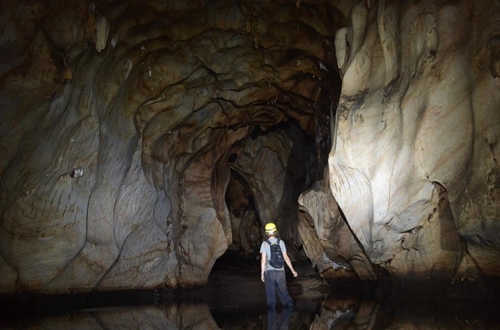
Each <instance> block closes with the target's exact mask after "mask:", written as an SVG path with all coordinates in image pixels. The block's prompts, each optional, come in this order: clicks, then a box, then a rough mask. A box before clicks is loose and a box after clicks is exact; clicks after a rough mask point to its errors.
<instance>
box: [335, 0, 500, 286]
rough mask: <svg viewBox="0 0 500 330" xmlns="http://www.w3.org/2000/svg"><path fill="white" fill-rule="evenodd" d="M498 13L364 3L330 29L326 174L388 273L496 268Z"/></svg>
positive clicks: (460, 6)
mask: <svg viewBox="0 0 500 330" xmlns="http://www.w3.org/2000/svg"><path fill="white" fill-rule="evenodd" d="M499 17H500V4H499V3H498V1H497V2H495V3H491V2H487V1H479V2H477V1H458V2H453V3H450V2H434V1H420V2H402V1H395V2H390V1H378V2H374V1H371V2H370V1H368V2H366V3H365V2H360V3H358V4H356V5H355V6H354V7H353V8H352V10H351V12H350V24H349V25H348V26H347V27H345V28H342V29H340V30H338V32H337V34H336V50H337V55H338V60H339V68H340V70H341V73H342V77H343V78H342V79H343V84H342V92H341V96H340V102H339V107H338V109H337V113H336V122H335V125H336V128H335V136H334V138H333V139H334V145H333V147H332V151H331V153H330V157H329V183H330V187H331V191H332V194H333V196H334V198H335V200H336V201H337V202H338V205H339V207H340V208H341V210H342V211H343V214H344V215H345V218H346V219H347V222H348V223H349V226H350V228H351V230H352V231H353V233H354V234H355V236H356V237H357V239H359V241H360V242H361V244H362V245H363V247H364V250H365V251H366V254H367V256H368V258H369V259H370V260H371V262H372V263H375V264H378V265H383V267H385V268H387V269H388V270H389V271H390V273H391V274H392V275H393V278H395V279H403V280H408V279H412V278H413V279H429V278H430V279H432V278H448V279H450V280H452V281H459V282H460V281H463V280H464V279H471V280H472V281H473V280H474V278H478V277H482V278H485V277H486V278H487V277H492V276H497V275H498V274H499V273H500V245H499V244H500V222H499V221H498V220H499V215H500V203H499V202H500V200H499V196H500V185H499V183H500V181H499V173H500V172H499V165H498V157H499V155H500V145H499V143H498V142H499V132H500V116H498V109H499V108H500V98H499V95H500V78H499V72H498V66H499V63H500V57H499V54H500V53H499V49H500V48H499V45H500V24H499V22H500V21H499ZM476 284H477V283H476ZM483 284H484V283H482V284H477V285H478V288H480V289H481V290H483V291H482V293H483V294H488V288H487V287H486V288H485V287H484V286H483Z"/></svg>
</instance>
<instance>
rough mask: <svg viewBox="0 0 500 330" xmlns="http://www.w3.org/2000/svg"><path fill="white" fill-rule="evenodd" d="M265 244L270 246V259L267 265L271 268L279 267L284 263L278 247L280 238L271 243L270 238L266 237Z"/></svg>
mask: <svg viewBox="0 0 500 330" xmlns="http://www.w3.org/2000/svg"><path fill="white" fill-rule="evenodd" d="M266 242H267V244H269V246H270V247H271V259H270V260H269V265H271V267H273V268H281V267H283V265H284V263H285V262H284V259H283V252H281V248H280V239H279V238H278V241H277V242H276V243H271V241H270V240H268V239H266Z"/></svg>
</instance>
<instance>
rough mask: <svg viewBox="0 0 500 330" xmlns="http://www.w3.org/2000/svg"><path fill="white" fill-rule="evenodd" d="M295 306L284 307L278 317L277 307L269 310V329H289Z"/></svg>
mask: <svg viewBox="0 0 500 330" xmlns="http://www.w3.org/2000/svg"><path fill="white" fill-rule="evenodd" d="M292 311H293V308H284V309H283V311H282V312H281V314H280V315H279V318H278V312H277V310H276V309H272V308H269V309H268V310H267V330H288V329H289V325H288V323H289V320H290V316H291V315H292Z"/></svg>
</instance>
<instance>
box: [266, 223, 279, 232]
mask: <svg viewBox="0 0 500 330" xmlns="http://www.w3.org/2000/svg"><path fill="white" fill-rule="evenodd" d="M264 229H265V230H266V234H272V233H274V232H276V230H277V229H276V225H275V224H274V223H272V222H269V223H268V224H267V225H266V227H265V228H264Z"/></svg>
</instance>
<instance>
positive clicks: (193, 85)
mask: <svg viewBox="0 0 500 330" xmlns="http://www.w3.org/2000/svg"><path fill="white" fill-rule="evenodd" d="M336 15H340V14H339V12H338V11H336V10H335V8H333V7H331V6H329V5H327V4H316V5H314V6H313V5H308V4H302V5H298V4H296V3H295V2H292V1H291V2H287V1H285V2H279V3H274V2H262V3H255V4H254V3H253V2H248V3H241V2H239V1H226V0H223V1H209V2H206V1H191V2H189V3H187V2H186V3H179V2H178V1H165V2H149V3H148V4H145V3H143V2H139V1H132V0H129V1H121V2H119V3H110V2H107V1H95V2H90V1H72V2H70V3H68V2H65V1H50V2H48V1H5V2H2V12H1V16H2V21H4V22H6V28H5V29H2V31H1V35H0V48H1V52H0V53H1V54H2V55H1V56H2V61H1V62H2V63H1V67H0V69H1V70H0V74H1V77H0V79H1V81H2V86H4V87H3V88H2V89H1V90H0V106H1V108H2V113H1V122H0V125H1V129H0V134H1V138H0V150H1V153H2V157H0V159H1V160H0V177H1V182H0V184H1V191H0V194H1V201H0V209H1V220H0V273H1V274H2V275H3V276H2V277H1V278H0V291H1V292H14V291H40V292H50V293H57V292H73V291H85V290H91V289H97V290H117V289H128V288H155V287H184V286H192V285H203V284H204V283H205V282H206V279H207V276H208V274H209V272H210V270H211V267H212V265H213V263H214V262H215V260H216V259H217V258H218V257H219V256H220V255H221V254H222V253H223V252H224V251H225V249H227V247H228V245H229V244H231V242H232V228H231V219H230V214H229V212H228V209H227V205H226V203H225V198H224V197H225V192H226V188H227V184H228V181H229V178H230V171H231V168H230V166H229V161H228V159H229V157H230V155H232V154H237V155H238V154H239V153H240V152H241V153H244V152H246V151H245V149H244V145H245V141H249V140H247V139H248V138H249V137H250V136H251V134H252V132H253V131H255V130H256V129H257V128H258V129H259V130H264V131H265V130H266V129H267V128H270V127H274V126H276V125H278V124H280V123H282V122H286V121H289V120H290V121H291V120H293V122H294V123H296V125H297V127H298V128H299V130H301V131H302V132H304V133H301V134H306V135H309V136H311V137H313V138H312V141H313V142H312V143H310V144H309V145H308V146H307V148H308V150H306V154H307V155H312V154H318V153H317V151H318V150H319V151H320V152H321V154H322V158H321V159H319V160H318V159H317V158H316V157H312V156H307V157H304V159H305V161H302V160H301V159H299V163H298V164H297V166H298V167H300V166H302V167H301V169H300V170H301V171H302V172H301V175H306V174H304V173H308V174H307V175H306V176H309V177H310V178H309V179H308V180H309V181H312V179H311V178H313V177H319V176H320V174H321V172H319V170H318V169H319V168H321V167H322V166H324V164H325V162H326V157H327V154H328V151H329V150H328V143H327V142H325V141H326V140H328V127H329V109H330V107H331V106H332V104H334V103H335V102H336V100H335V99H333V96H332V95H335V91H336V90H337V91H338V88H339V85H340V81H339V78H338V74H337V73H336V59H335V50H334V35H335V29H336V24H338V23H335V22H337V20H336ZM292 135H293V134H292ZM317 136H322V138H320V139H319V140H317V142H315V140H314V139H315V138H316V137H317ZM292 138H293V136H292ZM323 138H324V140H323ZM262 141H264V139H261V140H259V141H257V142H256V143H258V144H259V143H262ZM266 143H267V144H266V145H265V146H262V148H268V152H269V155H270V156H269V157H271V156H272V157H274V158H269V157H267V156H265V157H264V158H262V160H263V163H266V161H273V160H277V159H279V160H280V162H278V163H276V164H274V165H275V167H276V169H277V170H279V172H282V173H286V171H287V169H286V168H284V167H283V168H280V167H282V166H287V163H286V162H283V161H284V160H287V159H288V157H290V150H291V149H287V148H285V147H283V146H282V144H283V143H285V144H286V143H289V144H290V145H294V144H295V145H300V144H301V142H300V141H297V142H295V141H293V143H292V142H291V141H290V137H287V138H286V139H284V140H283V139H282V140H279V141H278V142H277V145H273V142H269V141H268V142H266ZM320 143H321V146H320ZM249 148H251V147H250V145H249ZM273 150H274V151H273ZM273 155H274V156H273ZM293 157H296V155H295V156H293ZM243 159H244V157H243V156H242V157H239V155H238V162H239V165H238V166H237V168H236V167H235V169H237V170H238V171H240V172H248V173H250V172H251V171H252V169H251V168H247V167H246V165H244V164H242V163H241V162H242V161H243ZM318 161H319V162H322V163H323V165H322V166H319V165H318ZM313 163H314V164H313ZM257 165H258V164H257V162H256V161H255V160H254V161H250V162H249V166H257ZM233 166H236V164H234V165H233ZM261 170H262V172H261V173H260V174H259V176H257V177H256V180H258V181H259V182H264V181H265V182H266V183H267V184H268V185H269V187H272V189H271V191H272V192H280V194H281V195H282V198H281V200H279V199H276V200H273V201H276V203H280V202H281V203H284V202H285V201H287V202H288V201H291V198H290V196H292V193H294V192H293V191H290V192H287V191H285V192H284V193H283V191H284V190H283V185H284V184H285V181H284V180H283V177H282V175H279V176H276V177H273V176H269V177H266V174H265V169H264V168H262V169H261ZM259 171H260V170H259ZM315 171H316V172H315ZM315 173H316V174H315ZM290 178H291V179H294V178H293V177H290ZM248 180H249V181H250V178H249V179H248ZM305 181H307V180H303V181H302V182H305ZM256 182H257V181H256ZM253 188H254V189H253V191H252V193H253V195H254V197H255V199H256V200H258V201H261V202H258V203H257V207H258V212H259V213H261V214H259V215H258V216H259V219H260V221H261V222H266V221H271V220H275V219H274V218H273V217H275V216H276V214H277V211H278V210H280V209H281V210H283V209H285V207H284V206H283V205H281V206H279V207H278V208H276V207H277V206H276V205H271V204H269V203H267V201H265V196H268V192H266V191H264V190H261V189H260V187H259V186H254V187H253ZM294 194H295V196H298V193H297V192H295V193H294ZM266 204H267V205H268V206H269V207H265V206H266ZM279 221H283V220H279ZM288 227H289V226H284V227H283V229H284V230H283V231H284V233H286V237H287V239H289V238H291V237H292V236H294V237H295V239H296V240H298V234H297V233H296V231H295V232H293V229H290V230H288V232H287V231H286V230H285V228H288Z"/></svg>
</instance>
